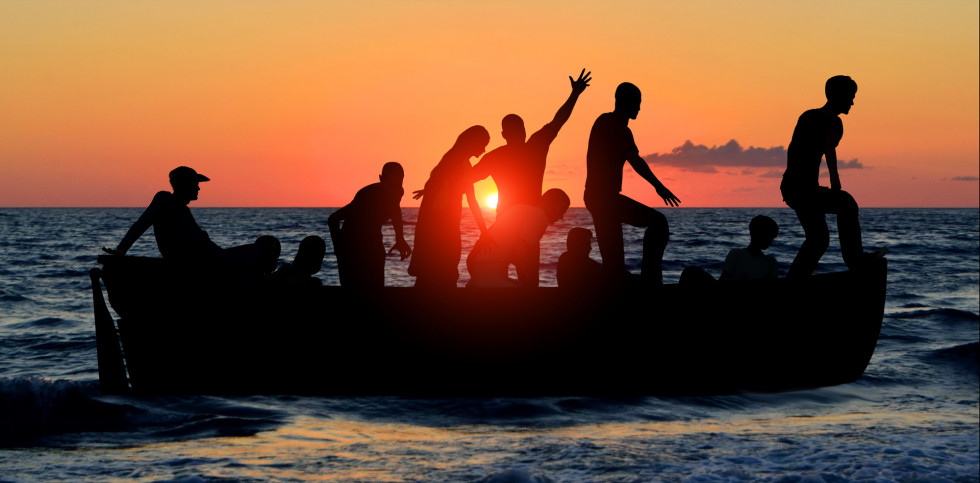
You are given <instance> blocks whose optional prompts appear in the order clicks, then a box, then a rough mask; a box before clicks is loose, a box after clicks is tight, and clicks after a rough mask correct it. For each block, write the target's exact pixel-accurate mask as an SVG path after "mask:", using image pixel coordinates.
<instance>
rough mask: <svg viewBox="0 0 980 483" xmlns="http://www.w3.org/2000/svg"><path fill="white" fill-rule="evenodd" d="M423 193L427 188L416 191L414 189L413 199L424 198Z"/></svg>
mask: <svg viewBox="0 0 980 483" xmlns="http://www.w3.org/2000/svg"><path fill="white" fill-rule="evenodd" d="M423 193H425V190H415V191H413V192H412V199H413V200H417V199H420V198H422V194H423Z"/></svg>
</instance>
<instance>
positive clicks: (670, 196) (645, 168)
mask: <svg viewBox="0 0 980 483" xmlns="http://www.w3.org/2000/svg"><path fill="white" fill-rule="evenodd" d="M626 161H628V162H629V163H630V166H632V167H633V171H636V174H638V175H640V177H642V178H643V179H645V180H647V182H648V183H650V185H651V186H653V188H654V189H656V190H657V195H658V196H660V197H661V198H663V200H664V204H666V205H667V206H677V205H679V204H680V203H681V200H680V199H679V198H677V197H676V196H674V193H671V192H670V190H669V189H667V187H666V186H664V184H663V183H661V182H660V180H659V179H657V176H656V175H654V174H653V171H652V170H650V166H649V165H648V164H647V162H646V160H644V159H643V158H642V157H641V156H640V155H639V154H638V153H636V154H633V155H632V156H630V157H629V158H627V159H626Z"/></svg>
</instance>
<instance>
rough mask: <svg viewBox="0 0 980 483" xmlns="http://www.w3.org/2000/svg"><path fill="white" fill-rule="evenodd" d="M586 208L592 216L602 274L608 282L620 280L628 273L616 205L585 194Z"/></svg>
mask: <svg viewBox="0 0 980 483" xmlns="http://www.w3.org/2000/svg"><path fill="white" fill-rule="evenodd" d="M585 207H586V208H587V209H588V210H589V213H591V214H592V224H593V226H594V227H595V238H596V243H597V244H598V245H599V256H600V257H601V258H602V273H603V278H604V279H606V280H619V279H621V278H623V277H624V275H625V272H626V261H625V254H624V251H623V250H624V246H623V226H622V222H621V221H620V218H619V216H618V214H617V213H616V212H615V209H614V208H615V207H614V203H610V201H609V200H607V199H603V198H601V197H599V196H591V195H590V194H589V193H588V192H586V194H585Z"/></svg>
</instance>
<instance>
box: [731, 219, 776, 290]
mask: <svg viewBox="0 0 980 483" xmlns="http://www.w3.org/2000/svg"><path fill="white" fill-rule="evenodd" d="M777 236H779V225H777V224H776V220H773V219H772V218H769V217H768V216H765V215H758V216H755V217H754V218H752V221H750V222H749V246H747V247H745V248H732V249H731V250H730V251H729V252H728V256H726V257H725V265H724V267H723V268H722V269H721V277H719V280H754V279H760V278H777V277H779V265H778V264H777V263H776V257H774V256H772V255H767V254H765V253H763V252H762V251H763V250H765V249H767V248H769V247H770V246H771V245H772V241H773V240H775V239H776V237H777Z"/></svg>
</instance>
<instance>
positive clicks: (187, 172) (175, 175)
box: [170, 166, 211, 183]
mask: <svg viewBox="0 0 980 483" xmlns="http://www.w3.org/2000/svg"><path fill="white" fill-rule="evenodd" d="M175 181H178V182H179V181H211V178H208V177H207V176H204V175H203V174H199V173H198V172H197V171H194V169H192V168H188V167H187V166H180V167H178V168H174V169H173V170H172V171H170V182H171V183H172V182H175Z"/></svg>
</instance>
